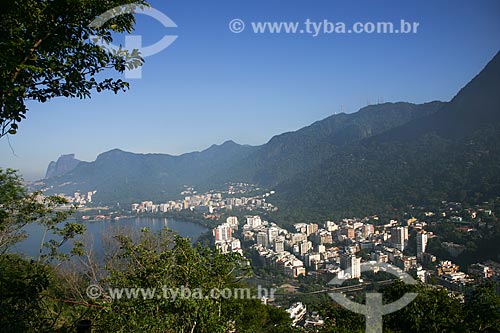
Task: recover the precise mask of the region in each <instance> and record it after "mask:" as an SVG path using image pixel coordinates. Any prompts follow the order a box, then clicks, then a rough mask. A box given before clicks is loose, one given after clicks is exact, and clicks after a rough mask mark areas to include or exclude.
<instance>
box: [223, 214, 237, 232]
mask: <svg viewBox="0 0 500 333" xmlns="http://www.w3.org/2000/svg"><path fill="white" fill-rule="evenodd" d="M226 223H228V224H229V225H230V226H231V228H233V230H238V218H237V217H236V216H229V217H228V218H227V219H226Z"/></svg>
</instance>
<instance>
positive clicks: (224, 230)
mask: <svg viewBox="0 0 500 333" xmlns="http://www.w3.org/2000/svg"><path fill="white" fill-rule="evenodd" d="M212 234H213V235H214V237H215V242H216V243H217V242H227V241H230V240H231V239H232V238H233V229H232V228H231V226H230V225H229V223H223V224H221V225H219V226H217V227H216V228H214V229H213V230H212Z"/></svg>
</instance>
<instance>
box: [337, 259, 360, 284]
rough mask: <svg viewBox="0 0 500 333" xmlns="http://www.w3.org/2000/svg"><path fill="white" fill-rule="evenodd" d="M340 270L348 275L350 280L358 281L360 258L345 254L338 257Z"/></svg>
mask: <svg viewBox="0 0 500 333" xmlns="http://www.w3.org/2000/svg"><path fill="white" fill-rule="evenodd" d="M340 268H342V269H343V270H344V271H345V272H346V273H348V274H349V275H350V277H351V279H359V278H360V277H361V258H357V257H356V256H355V255H353V254H350V253H346V254H342V255H341V256H340Z"/></svg>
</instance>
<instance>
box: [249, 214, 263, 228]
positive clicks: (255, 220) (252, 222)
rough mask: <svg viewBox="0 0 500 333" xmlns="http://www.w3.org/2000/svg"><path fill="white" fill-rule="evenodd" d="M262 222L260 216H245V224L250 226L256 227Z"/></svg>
mask: <svg viewBox="0 0 500 333" xmlns="http://www.w3.org/2000/svg"><path fill="white" fill-rule="evenodd" d="M261 224H262V220H261V219H260V216H249V217H247V225H248V226H249V227H250V228H256V227H258V226H260V225H261Z"/></svg>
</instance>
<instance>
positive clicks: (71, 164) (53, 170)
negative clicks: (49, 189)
mask: <svg viewBox="0 0 500 333" xmlns="http://www.w3.org/2000/svg"><path fill="white" fill-rule="evenodd" d="M79 163H80V160H77V159H76V158H75V154H68V155H62V156H61V157H59V158H58V159H57V162H54V161H52V162H50V163H49V166H48V167H47V172H46V173H45V179H49V178H53V177H58V176H62V175H64V174H66V173H68V172H70V171H72V170H73V169H74V168H76V166H77V165H78V164H79Z"/></svg>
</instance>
